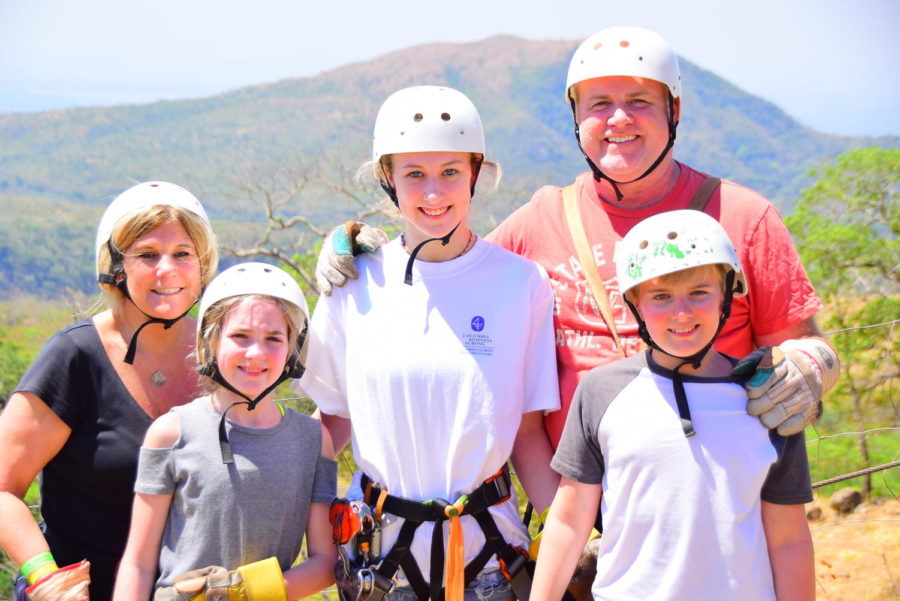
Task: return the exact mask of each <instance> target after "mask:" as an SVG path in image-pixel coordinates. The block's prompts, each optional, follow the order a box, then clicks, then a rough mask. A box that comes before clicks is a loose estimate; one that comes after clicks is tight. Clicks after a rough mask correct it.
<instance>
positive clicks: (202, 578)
mask: <svg viewBox="0 0 900 601" xmlns="http://www.w3.org/2000/svg"><path fill="white" fill-rule="evenodd" d="M205 600H209V601H287V590H285V588H284V577H283V576H282V574H281V567H280V566H279V565H278V560H277V559H276V558H274V557H270V558H268V559H264V560H262V561H257V562H255V563H250V564H247V565H245V566H241V567H239V568H238V569H236V570H226V569H225V568H223V567H221V566H209V567H207V568H202V569H199V570H191V571H190V572H185V573H184V574H181V575H180V576H176V577H175V584H174V585H172V586H166V587H163V588H160V589H157V590H156V593H155V594H154V595H153V601H205Z"/></svg>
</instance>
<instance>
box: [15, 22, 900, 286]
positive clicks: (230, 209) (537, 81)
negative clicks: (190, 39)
mask: <svg viewBox="0 0 900 601" xmlns="http://www.w3.org/2000/svg"><path fill="white" fill-rule="evenodd" d="M576 45H577V42H576V41H571V40H569V41H565V40H562V41H548V40H545V41H531V40H525V39H522V38H518V37H513V36H495V37H492V38H488V39H485V40H481V41H478V42H472V43H466V44H452V43H432V44H425V45H421V46H416V47H413V48H407V49H404V50H399V51H396V52H392V53H389V54H386V55H383V56H380V57H378V58H375V59H373V60H370V61H365V62H359V63H353V64H348V65H345V66H342V67H339V68H337V69H333V70H330V71H327V72H323V73H320V74H318V75H315V76H311V77H305V78H298V79H285V80H282V81H278V82H274V83H268V84H262V85H256V86H250V87H246V88H241V89H238V90H234V91H232V92H228V93H225V94H220V95H217V96H213V97H210V98H203V99H192V100H178V101H164V102H156V103H153V104H147V105H133V106H117V107H104V108H78V109H71V110H65V111H48V112H41V113H33V114H13V115H0V140H2V141H3V143H2V144H0V201H2V202H3V203H4V206H6V207H7V215H6V217H4V218H3V220H0V237H2V240H0V284H3V285H4V286H5V290H6V292H5V294H10V293H11V292H9V291H10V290H12V291H13V292H12V293H16V292H21V291H24V292H35V293H38V294H41V295H45V296H46V295H49V296H52V295H54V294H55V293H58V291H59V290H61V289H62V287H63V286H64V285H68V286H71V287H74V288H76V289H83V290H88V291H93V290H94V286H93V282H92V273H91V270H92V268H93V267H92V263H91V261H90V256H89V255H90V252H89V251H90V244H91V242H90V241H91V235H92V231H93V228H94V227H95V224H96V220H97V218H98V216H99V213H100V211H101V209H102V207H103V206H104V205H105V204H106V203H107V202H108V201H109V200H110V199H111V198H112V197H114V196H115V194H117V193H118V192H120V191H121V190H123V189H124V188H125V187H127V186H128V185H130V184H131V183H132V182H135V181H142V180H147V179H165V180H171V181H174V182H178V183H180V184H182V185H184V186H186V187H187V188H189V189H191V190H192V191H195V192H197V193H198V195H200V196H201V199H202V200H203V202H204V204H205V205H206V206H207V208H208V209H209V211H210V214H211V215H213V218H214V221H215V222H216V227H217V229H219V230H220V233H222V234H223V237H227V236H229V235H231V234H232V233H233V232H236V231H237V230H239V229H246V228H239V227H238V225H239V224H241V223H244V222H247V221H258V220H259V218H260V214H261V213H260V209H259V206H258V203H257V202H255V201H254V200H253V198H254V197H253V196H252V194H250V196H249V197H248V192H247V190H245V189H243V188H242V187H241V186H240V185H239V184H240V183H241V182H245V181H246V180H247V178H249V177H252V174H259V173H265V172H266V171H267V170H271V171H275V170H276V169H285V168H286V167H291V166H293V167H297V168H298V169H299V168H300V166H301V165H303V164H305V165H306V166H307V168H308V169H313V170H316V171H317V172H318V173H324V174H326V175H327V176H328V177H331V178H333V180H335V181H341V180H346V179H347V178H349V177H350V175H351V174H352V171H353V170H354V168H355V167H356V166H357V165H359V164H360V163H361V162H362V161H363V160H365V159H366V158H367V157H368V156H369V153H370V144H371V139H370V137H371V127H372V124H373V121H374V118H375V113H376V111H377V109H378V107H379V106H380V104H381V102H382V101H383V100H384V98H386V97H387V95H388V94H390V93H391V92H393V91H395V90H397V89H399V88H401V87H405V86H409V85H419V84H442V85H450V86H453V87H456V88H459V89H460V90H462V91H464V92H465V93H466V94H468V95H469V96H470V97H471V98H472V99H473V101H474V102H475V104H476V105H477V106H478V107H479V111H480V112H481V115H482V119H483V121H484V123H485V128H486V132H487V142H488V152H489V154H490V155H491V158H493V159H494V160H497V161H499V162H500V163H501V164H502V165H503V170H504V179H503V186H502V188H501V193H499V194H495V195H493V196H489V197H487V196H485V197H481V196H480V197H479V200H480V201H481V203H482V204H480V205H479V207H478V214H479V216H480V217H481V218H482V219H483V220H484V223H485V224H489V223H490V222H491V221H492V220H494V221H495V220H499V219H502V218H503V217H504V216H505V215H506V214H507V213H508V212H509V211H510V210H512V208H514V207H515V206H517V205H518V204H521V203H522V202H524V201H526V200H527V197H528V195H529V194H530V193H531V192H533V191H534V190H535V189H536V188H537V187H538V186H540V185H541V184H544V183H554V184H564V183H566V182H567V181H569V180H571V178H572V177H573V176H574V175H575V174H576V173H578V172H580V171H583V170H584V169H585V168H586V166H585V163H584V161H583V158H582V157H581V155H580V153H579V152H578V149H577V147H576V145H575V142H574V139H573V135H572V118H571V114H570V111H569V109H568V107H567V105H566V103H565V101H564V100H563V86H564V82H565V74H566V67H567V64H568V59H569V56H570V55H571V52H572V51H573V50H574V48H575V46H576ZM682 70H683V80H684V83H685V85H684V87H685V98H684V109H683V115H684V116H683V120H682V124H681V126H680V127H679V135H678V141H677V143H676V158H678V159H679V160H683V161H685V162H687V163H689V164H691V165H692V166H694V167H696V168H699V169H702V170H705V171H709V172H711V173H714V174H715V175H718V176H721V177H728V178H730V179H732V180H734V181H737V182H739V183H742V184H745V185H747V186H750V187H753V188H755V189H757V190H759V191H760V192H762V193H764V194H766V195H767V196H769V198H771V199H772V200H773V201H774V202H775V203H776V204H777V205H778V206H779V207H780V208H781V209H782V210H783V211H787V210H789V208H790V206H791V202H792V200H793V198H794V197H795V196H796V194H797V192H798V191H799V190H800V189H801V188H802V187H803V186H804V185H805V184H806V183H807V182H808V181H809V180H808V172H809V169H810V168H811V167H814V166H817V165H819V164H820V163H821V162H822V161H823V160H826V159H828V158H829V157H833V156H835V155H837V154H839V153H841V152H843V151H845V150H847V149H849V148H851V147H858V146H866V145H879V146H886V147H888V146H889V147H896V146H900V137H896V136H894V137H883V138H870V137H842V136H835V135H827V134H821V133H818V132H815V131H813V130H811V129H809V128H805V127H803V126H801V125H799V124H798V123H797V122H796V121H795V120H793V119H792V118H791V117H789V116H788V115H787V114H785V113H784V112H783V111H781V110H780V109H779V108H777V107H776V106H774V105H773V104H771V103H769V102H766V101H764V100H762V99H760V98H758V97H754V96H752V95H749V94H747V93H745V92H743V91H741V90H740V89H738V88H737V87H735V86H733V85H732V84H730V83H728V82H727V81H725V80H723V79H721V78H720V77H718V76H716V75H714V74H712V73H710V72H708V71H704V70H702V69H700V68H698V67H696V66H694V65H693V64H691V63H689V62H688V61H685V60H682ZM338 199H339V197H338ZM335 201H336V197H335V192H334V191H329V190H328V189H327V187H324V188H323V187H321V186H319V187H316V186H310V187H309V188H307V189H306V190H304V193H303V195H302V199H301V200H300V201H298V203H299V204H300V206H297V207H292V209H293V210H294V211H297V212H303V213H304V214H307V215H308V216H310V217H312V218H314V219H316V220H319V221H320V222H322V223H331V222H335V221H338V220H340V219H343V218H344V217H345V216H346V215H347V214H349V213H350V211H351V210H352V208H351V207H350V206H346V207H343V208H342V206H341V205H338V206H336V205H335ZM34 207H41V212H40V215H35V213H34ZM485 227H487V225H485ZM60 229H63V230H65V236H66V238H65V240H66V253H65V256H64V257H61V256H60V255H59V253H55V254H54V253H53V252H51V251H52V250H53V249H48V250H46V251H44V250H42V249H41V247H42V246H46V245H47V241H48V240H52V239H56V240H59V239H60V232H59V231H57V230H60ZM235 235H236V234H235ZM226 241H227V240H226ZM81 248H84V256H82V251H81V250H80V249H81ZM57 272H58V273H57ZM0 290H4V288H0ZM0 294H4V293H2V292H0Z"/></svg>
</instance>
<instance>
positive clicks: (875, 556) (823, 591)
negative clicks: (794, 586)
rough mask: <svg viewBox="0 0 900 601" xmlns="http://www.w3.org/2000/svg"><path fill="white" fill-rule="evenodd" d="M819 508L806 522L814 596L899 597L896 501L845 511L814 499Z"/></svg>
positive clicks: (863, 600)
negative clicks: (813, 555) (813, 562)
mask: <svg viewBox="0 0 900 601" xmlns="http://www.w3.org/2000/svg"><path fill="white" fill-rule="evenodd" d="M814 504H815V505H817V506H818V507H820V508H821V509H822V511H823V516H822V518H821V519H818V520H810V521H809V529H810V531H811V532H812V537H813V544H814V545H815V553H816V590H817V599H820V600H825V601H889V600H890V601H897V600H898V599H900V501H898V500H897V499H890V500H884V501H880V502H878V501H876V502H872V503H863V504H862V505H860V506H859V507H857V508H856V510H855V511H853V513H851V514H849V515H840V514H838V513H836V512H835V511H834V510H832V509H831V508H829V507H828V503H827V501H826V500H825V499H820V500H819V501H817V502H815V503H814Z"/></svg>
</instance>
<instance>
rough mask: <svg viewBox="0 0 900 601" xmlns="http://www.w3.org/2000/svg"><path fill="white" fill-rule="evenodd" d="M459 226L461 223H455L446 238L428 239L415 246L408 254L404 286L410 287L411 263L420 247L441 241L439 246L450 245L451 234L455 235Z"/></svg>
mask: <svg viewBox="0 0 900 601" xmlns="http://www.w3.org/2000/svg"><path fill="white" fill-rule="evenodd" d="M460 225H462V221H460V222H459V223H457V224H456V225H455V226H454V227H453V229H452V230H450V233H449V234H447V235H446V236H442V237H440V238H428V239H427V240H424V241H422V242H419V244H417V245H416V247H415V248H414V249H412V252H410V253H409V260H408V261H407V262H406V274H405V275H404V277H403V283H404V284H406V285H407V286H412V268H413V261H415V260H416V255H417V254H419V251H420V250H422V247H423V246H425V245H426V244H428V243H429V242H435V241H437V240H440V241H441V246H447V245H448V244H450V238H452V237H453V234H455V233H456V230H457V229H459V226H460Z"/></svg>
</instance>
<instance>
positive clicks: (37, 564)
mask: <svg viewBox="0 0 900 601" xmlns="http://www.w3.org/2000/svg"><path fill="white" fill-rule="evenodd" d="M58 569H59V566H57V565H56V560H55V559H53V554H52V553H50V551H44V552H43V553H38V554H37V555H35V556H34V557H32V558H31V559H29V560H28V561H26V562H25V563H23V564H22V568H21V570H20V571H21V572H22V576H24V577H25V580H27V581H28V584H34V583H35V582H37V581H38V580H40V579H41V578H43V577H44V576H46V575H47V574H50V573H51V572H55V571H56V570H58Z"/></svg>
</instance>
